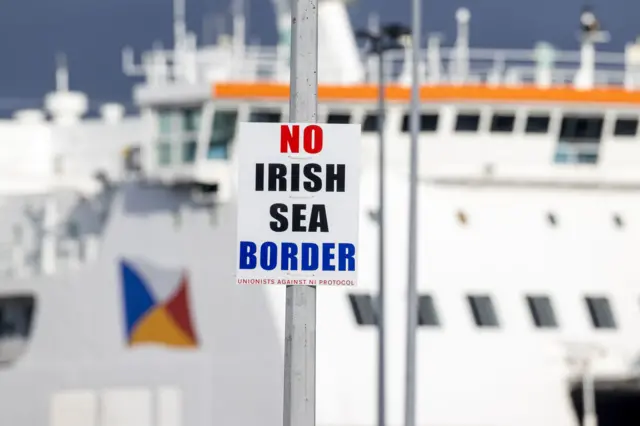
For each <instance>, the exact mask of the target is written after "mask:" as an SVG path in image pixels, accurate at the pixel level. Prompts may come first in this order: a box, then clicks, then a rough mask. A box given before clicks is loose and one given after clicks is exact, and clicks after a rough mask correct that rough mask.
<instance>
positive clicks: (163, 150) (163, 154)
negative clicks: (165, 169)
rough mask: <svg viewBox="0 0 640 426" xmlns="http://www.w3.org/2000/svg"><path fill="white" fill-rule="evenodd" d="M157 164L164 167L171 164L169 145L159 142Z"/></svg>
mask: <svg viewBox="0 0 640 426" xmlns="http://www.w3.org/2000/svg"><path fill="white" fill-rule="evenodd" d="M158 164H160V165H161V166H166V165H169V164H171V144H170V143H167V142H161V143H159V144H158Z"/></svg>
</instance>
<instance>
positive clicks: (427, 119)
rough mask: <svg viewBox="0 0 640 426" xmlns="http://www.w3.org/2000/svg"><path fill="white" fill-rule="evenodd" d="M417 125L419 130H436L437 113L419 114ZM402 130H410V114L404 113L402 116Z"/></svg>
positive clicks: (405, 131)
mask: <svg viewBox="0 0 640 426" xmlns="http://www.w3.org/2000/svg"><path fill="white" fill-rule="evenodd" d="M418 125H419V126H420V131H421V132H435V131H436V130H438V114H420V119H419V123H418ZM401 130H402V132H403V133H408V132H410V131H411V115H409V114H405V115H404V116H403V117H402V129H401Z"/></svg>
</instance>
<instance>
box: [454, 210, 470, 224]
mask: <svg viewBox="0 0 640 426" xmlns="http://www.w3.org/2000/svg"><path fill="white" fill-rule="evenodd" d="M456 219H458V223H459V224H460V225H462V226H466V225H467V223H468V219H467V214H466V213H465V212H463V211H462V210H458V212H457V213H456Z"/></svg>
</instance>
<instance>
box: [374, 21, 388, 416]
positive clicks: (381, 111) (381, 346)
mask: <svg viewBox="0 0 640 426" xmlns="http://www.w3.org/2000/svg"><path fill="white" fill-rule="evenodd" d="M376 44H377V45H376V46H375V47H376V50H377V54H378V139H379V140H378V145H379V150H380V152H379V153H378V200H379V207H378V208H379V210H378V426H385V424H386V414H385V404H386V396H385V356H384V351H385V337H384V334H385V326H384V287H385V285H384V269H385V268H384V257H385V256H384V247H385V246H384V228H385V227H384V216H385V215H384V207H385V206H384V175H385V172H384V170H385V153H384V149H385V143H384V123H385V115H386V111H385V101H384V99H385V97H384V95H385V93H384V89H385V81H384V45H383V37H382V34H381V33H379V37H378V40H377V42H376Z"/></svg>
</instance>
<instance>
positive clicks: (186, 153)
mask: <svg viewBox="0 0 640 426" xmlns="http://www.w3.org/2000/svg"><path fill="white" fill-rule="evenodd" d="M197 146H198V144H197V143H196V141H188V142H185V143H184V144H182V162H183V163H187V164H188V163H193V162H195V161H196V149H197Z"/></svg>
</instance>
